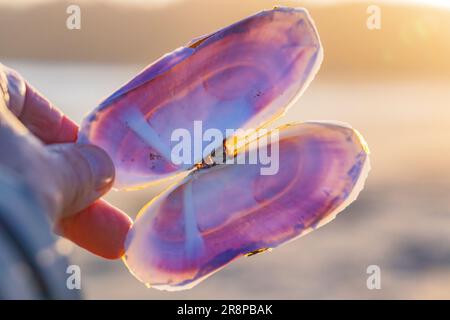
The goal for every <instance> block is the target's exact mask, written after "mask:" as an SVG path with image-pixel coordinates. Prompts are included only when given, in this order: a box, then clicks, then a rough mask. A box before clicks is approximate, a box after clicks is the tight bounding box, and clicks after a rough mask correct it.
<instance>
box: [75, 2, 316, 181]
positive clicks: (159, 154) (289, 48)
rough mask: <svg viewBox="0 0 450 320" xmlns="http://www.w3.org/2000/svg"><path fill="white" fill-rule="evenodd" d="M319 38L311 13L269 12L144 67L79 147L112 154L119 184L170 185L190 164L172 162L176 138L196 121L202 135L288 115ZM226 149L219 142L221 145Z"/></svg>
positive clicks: (85, 128)
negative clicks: (95, 147) (174, 134)
mask: <svg viewBox="0 0 450 320" xmlns="http://www.w3.org/2000/svg"><path fill="white" fill-rule="evenodd" d="M321 48H322V47H321V44H320V41H319V37H318V35H317V32H316V30H315V27H314V24H313V23H312V21H311V18H310V17H309V15H308V13H307V12H306V11H305V10H304V9H294V8H276V9H273V10H267V11H262V12H260V13H258V14H255V15H253V16H250V17H248V18H246V19H244V20H242V21H239V22H237V23H235V24H233V25H231V26H228V27H226V28H223V29H221V30H219V31H217V32H214V33H212V34H210V35H207V36H204V37H202V38H200V39H196V40H193V41H191V42H190V43H189V44H188V45H187V46H185V47H182V48H179V49H177V50H175V51H173V52H172V53H169V54H167V55H165V56H164V57H162V58H161V59H159V60H158V61H156V62H155V63H153V64H151V65H150V66H148V67H147V68H145V69H144V70H143V71H142V72H141V73H140V74H139V75H138V76H136V77H135V78H134V79H132V80H131V81H130V82H128V83H127V84H125V85H124V86H123V87H122V88H120V89H119V90H117V91H116V92H115V93H114V94H112V95H111V96H110V97H109V98H107V99H106V100H105V101H103V102H102V103H101V104H100V106H99V107H98V108H96V109H95V110H94V111H93V112H92V113H91V114H90V115H88V116H87V118H86V119H85V121H84V122H83V124H82V129H81V132H80V137H79V141H80V142H83V143H93V144H96V145H98V146H100V147H102V148H103V149H105V150H106V151H107V152H108V153H109V155H110V156H111V157H112V159H113V161H114V164H115V167H116V180H115V186H116V187H117V188H133V187H139V186H143V185H146V184H148V183H151V182H154V181H158V180H161V179H165V178H167V177H170V176H173V175H174V174H176V173H179V172H182V171H184V170H186V169H189V168H190V167H192V166H193V165H194V164H195V163H198V162H199V161H201V160H202V159H201V157H198V156H196V158H193V159H192V163H191V164H190V165H189V164H187V165H174V164H173V163H172V162H171V161H170V150H171V148H172V147H173V143H172V142H171V134H172V132H173V131H174V130H175V129H178V128H185V129H187V130H189V132H190V133H191V134H192V135H194V132H193V122H194V121H195V120H202V121H203V130H207V129H209V128H215V129H219V130H220V131H221V132H222V133H223V135H224V137H229V135H227V133H226V131H225V129H237V128H242V129H246V128H259V127H261V126H263V125H265V124H267V123H268V122H270V121H272V120H274V118H276V117H279V116H281V115H282V114H283V113H284V112H285V111H286V110H287V108H288V107H289V106H290V105H291V104H292V103H293V102H295V100H296V99H297V98H298V97H299V96H300V94H301V93H302V92H303V91H304V90H305V88H306V87H307V86H308V84H309V83H310V82H311V80H312V78H313V76H314V75H315V73H316V71H317V70H318V68H319V66H320V64H321V61H322V49H321ZM217 147H219V144H218V145H217Z"/></svg>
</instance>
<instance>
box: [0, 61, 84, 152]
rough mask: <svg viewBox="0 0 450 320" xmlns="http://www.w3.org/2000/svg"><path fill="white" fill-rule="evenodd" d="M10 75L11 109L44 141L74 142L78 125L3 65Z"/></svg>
mask: <svg viewBox="0 0 450 320" xmlns="http://www.w3.org/2000/svg"><path fill="white" fill-rule="evenodd" d="M3 69H4V72H5V74H6V78H7V87H8V94H9V102H8V107H9V109H10V110H11V111H12V112H13V113H14V114H15V115H16V117H17V118H19V120H20V121H21V122H22V123H23V124H24V125H25V127H27V128H28V130H30V131H31V132H32V133H33V134H34V135H35V136H37V137H38V138H39V139H40V140H42V141H43V142H44V143H47V144H48V143H61V142H74V141H76V139H77V133H78V126H77V125H76V123H75V122H73V121H72V120H70V119H69V118H67V117H66V116H65V115H64V114H63V113H62V112H61V111H60V110H58V109H57V108H56V107H55V106H54V105H53V104H52V103H51V102H50V101H48V100H47V99H46V98H44V97H43V96H42V94H40V93H39V92H38V91H37V90H36V89H35V88H33V87H32V86H31V85H29V84H28V83H26V82H25V80H24V79H23V78H22V77H21V76H20V75H19V74H18V73H17V72H16V71H14V70H12V69H9V68H7V67H3Z"/></svg>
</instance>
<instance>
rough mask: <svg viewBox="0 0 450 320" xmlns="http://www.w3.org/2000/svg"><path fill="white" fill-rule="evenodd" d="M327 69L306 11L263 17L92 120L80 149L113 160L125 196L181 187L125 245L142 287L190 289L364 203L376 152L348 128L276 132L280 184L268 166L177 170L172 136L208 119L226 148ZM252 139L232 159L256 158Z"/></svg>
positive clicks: (218, 35)
mask: <svg viewBox="0 0 450 320" xmlns="http://www.w3.org/2000/svg"><path fill="white" fill-rule="evenodd" d="M321 61H322V48H321V44H320V41H319V38H318V35H317V32H316V30H315V27H314V24H313V22H312V20H311V18H310V17H309V15H308V14H307V13H306V11H305V10H303V9H293V8H276V9H273V10H268V11H263V12H260V13H258V14H256V15H253V16H251V17H249V18H246V19H244V20H242V21H240V22H237V23H235V24H233V25H231V26H229V27H226V28H224V29H221V30H219V31H217V32H215V33H213V34H211V35H208V36H204V37H202V38H199V39H196V40H194V41H191V42H190V43H189V44H188V45H187V46H186V47H182V48H180V49H177V50H175V51H174V52H172V53H170V54H167V55H165V56H164V57H162V58H161V59H160V60H158V61H156V62H155V63H154V64H152V65H150V66H149V67H147V68H146V69H145V70H143V71H142V72H141V73H140V74H139V75H138V76H136V77H135V78H134V79H133V80H131V81H130V82H129V83H127V84H126V85H125V86H123V87H122V88H120V89H119V90H118V91H116V92H115V93H114V94H113V95H112V96H110V97H109V98H107V99H106V100H105V101H104V102H102V103H101V104H100V106H99V107H98V108H97V109H95V110H94V111H93V112H92V113H91V114H90V115H88V117H87V118H86V119H85V121H84V122H83V125H82V130H81V133H80V138H79V141H80V142H81V143H94V144H96V145H99V146H101V147H102V148H104V149H105V150H106V151H107V152H108V153H109V154H110V156H111V157H112V159H113V161H114V164H115V166H116V187H118V188H130V189H132V188H135V187H145V186H147V185H148V184H149V183H154V182H155V181H159V180H161V179H163V178H170V177H171V178H173V183H172V185H171V186H170V187H169V188H168V189H167V190H166V191H164V192H163V193H162V194H160V195H159V196H158V197H156V198H154V199H153V200H152V201H150V202H149V203H148V204H147V205H146V206H145V207H144V208H143V209H142V210H141V212H140V213H139V215H138V217H137V219H136V221H135V223H134V225H133V227H132V229H131V230H130V232H129V234H128V236H127V240H126V244H125V249H126V253H125V256H124V261H125V263H126V265H127V266H128V268H129V269H130V271H131V272H132V273H133V274H134V275H135V276H136V277H137V278H138V279H139V280H141V281H142V282H144V283H146V284H147V285H149V286H152V287H156V288H159V289H166V290H181V289H186V288H190V287H192V286H194V285H195V284H197V283H198V282H200V281H201V280H203V279H204V278H206V277H207V276H209V275H211V274H212V273H214V272H215V271H217V270H219V269H220V268H222V267H224V266H225V265H226V264H228V263H229V262H231V261H233V260H234V259H236V258H238V257H240V256H243V255H253V254H255V253H260V252H264V251H266V250H268V249H272V248H275V247H277V246H279V245H281V244H283V243H286V242H288V241H290V240H293V239H295V238H296V237H298V236H301V235H304V234H306V233H307V232H309V231H311V230H314V229H315V228H317V227H319V226H321V225H323V224H324V223H326V222H328V221H330V220H331V219H332V218H334V217H335V216H336V214H337V213H338V212H340V211H342V210H343V209H344V208H345V207H346V206H347V205H349V204H350V203H351V202H352V201H353V200H355V199H356V197H357V195H358V193H359V191H360V190H361V189H362V187H363V183H364V181H365V178H366V176H367V173H368V170H369V159H368V149H367V146H366V144H365V142H364V140H363V138H362V137H361V135H360V134H359V133H358V132H357V131H355V130H353V129H352V128H351V127H350V126H348V125H344V124H337V123H325V122H305V123H299V124H292V125H285V126H283V127H281V128H279V138H280V139H279V143H276V142H274V141H270V142H267V143H268V146H269V147H270V148H271V149H272V150H274V149H273V148H275V147H277V148H278V149H277V150H278V152H279V159H276V162H277V164H278V171H277V173H276V174H273V175H262V174H261V168H262V167H263V166H264V165H263V164H261V163H259V164H245V165H244V164H217V163H216V164H214V165H208V166H205V165H198V164H199V163H201V162H202V157H195V156H193V159H192V163H191V164H186V165H174V164H173V162H172V161H171V157H170V153H171V150H172V147H173V145H172V142H171V134H172V132H173V131H174V130H175V129H178V128H184V129H187V130H189V132H190V133H191V136H194V137H195V132H193V131H194V126H193V123H194V121H198V120H201V121H202V125H203V131H205V130H206V129H209V128H215V129H219V130H220V131H221V132H223V133H224V136H225V137H226V138H229V137H228V136H226V134H225V133H226V131H225V130H226V129H238V128H242V129H247V128H255V129H256V128H262V127H265V126H267V125H268V124H269V123H270V122H271V121H273V120H274V119H275V118H277V117H280V116H282V115H283V114H284V112H285V111H286V110H287V108H288V107H289V106H290V105H292V104H293V103H294V102H295V101H296V99H297V98H298V97H299V96H300V95H301V93H302V92H303V91H304V90H305V89H306V87H307V86H308V84H309V83H310V82H311V81H312V78H313V77H314V75H315V73H316V72H317V70H318V68H319V66H320V64H321ZM269 135H270V132H269V133H268V134H267V135H266V136H264V135H263V136H260V137H259V138H251V139H254V140H253V142H254V141H257V142H261V141H262V140H263V138H264V137H267V136H269ZM251 139H244V140H241V141H245V143H249V142H250V144H247V145H245V143H244V147H243V148H240V149H238V150H236V149H235V150H234V151H233V152H231V154H230V153H228V156H229V157H230V158H233V156H239V155H248V154H249V152H250V151H251V150H252V148H254V147H255V145H254V144H251V142H252V141H251ZM255 139H256V140H255ZM228 141H229V140H228ZM221 146H222V141H220V142H219V143H218V144H217V148H219V149H218V150H220V147H221ZM203 147H204V146H203ZM241 147H242V145H241ZM260 147H261V145H260ZM226 150H228V151H229V149H227V148H226ZM235 151H236V153H235ZM213 159H215V158H213ZM195 164H197V165H195ZM203 164H204V163H203Z"/></svg>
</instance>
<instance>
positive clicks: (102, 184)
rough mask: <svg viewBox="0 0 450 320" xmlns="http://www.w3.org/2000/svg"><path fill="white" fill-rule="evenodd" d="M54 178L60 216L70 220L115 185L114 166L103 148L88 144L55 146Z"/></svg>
mask: <svg viewBox="0 0 450 320" xmlns="http://www.w3.org/2000/svg"><path fill="white" fill-rule="evenodd" d="M47 149H48V151H49V153H50V165H51V170H52V175H53V177H54V179H55V183H56V188H57V190H58V192H57V193H58V195H57V196H58V198H59V199H58V200H59V201H58V203H59V205H58V209H57V213H56V214H57V217H59V218H61V217H66V216H70V215H71V214H74V213H76V212H79V211H81V210H83V209H85V208H86V207H88V206H89V205H90V204H92V202H94V201H95V200H96V199H98V198H99V197H101V196H102V195H103V194H105V193H106V192H107V191H108V190H109V189H110V188H111V186H112V184H113V182H114V165H113V163H112V160H111V159H110V157H109V156H108V155H107V154H106V152H105V151H103V150H102V149H100V148H98V147H96V146H93V145H88V144H73V143H67V144H53V145H49V146H47Z"/></svg>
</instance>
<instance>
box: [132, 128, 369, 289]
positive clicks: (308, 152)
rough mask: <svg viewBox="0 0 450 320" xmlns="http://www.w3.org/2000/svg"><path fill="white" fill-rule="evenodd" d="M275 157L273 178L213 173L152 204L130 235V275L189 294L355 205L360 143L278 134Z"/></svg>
mask: <svg viewBox="0 0 450 320" xmlns="http://www.w3.org/2000/svg"><path fill="white" fill-rule="evenodd" d="M279 155H280V156H279V163H280V167H279V171H278V173H277V174H275V175H261V174H260V167H261V165H259V164H255V165H250V164H249V165H233V164H231V165H227V164H222V165H217V166H215V167H213V168H211V169H207V170H205V171H203V172H202V171H194V172H193V173H192V174H191V175H189V176H188V177H187V178H186V179H185V181H184V183H182V184H178V185H175V186H173V187H172V188H170V189H169V190H167V191H166V192H164V193H163V194H161V195H160V196H159V197H157V198H156V199H154V200H153V201H152V202H150V203H149V205H148V206H147V207H144V208H143V209H142V211H141V213H140V215H139V217H138V219H137V220H136V222H135V224H134V227H133V229H132V231H131V232H130V233H129V235H128V243H127V253H126V263H127V265H128V266H129V267H130V268H131V270H132V272H133V274H134V275H135V276H136V277H137V278H138V279H140V280H141V281H143V282H145V283H148V284H149V285H151V286H154V287H159V288H161V289H168V290H177V289H185V288H189V287H191V286H193V285H195V284H196V283H197V282H199V281H201V280H202V279H203V278H204V277H206V276H208V275H209V274H211V273H212V272H215V271H217V270H218V269H219V268H221V267H223V266H224V265H225V264H227V263H229V262H230V261H232V260H233V259H235V258H237V257H239V256H242V255H245V254H248V253H252V252H255V251H256V252H257V251H263V250H265V249H268V248H274V247H277V246H279V245H280V244H282V243H284V242H286V241H289V240H292V239H294V238H296V237H298V236H300V235H303V234H305V233H307V232H308V231H310V230H313V229H315V228H317V227H318V226H320V225H321V224H323V223H325V222H327V221H329V220H330V219H332V218H334V217H335V215H336V214H337V213H338V212H339V211H341V210H343V209H344V208H345V207H346V206H347V205H348V204H349V203H350V202H351V201H353V200H354V199H355V198H356V196H357V194H358V193H359V191H360V190H361V189H362V183H363V181H364V180H365V177H366V175H367V171H368V168H369V167H368V161H367V160H368V157H367V149H366V147H365V144H364V141H362V140H361V138H360V136H359V135H358V134H357V132H356V131H354V130H353V129H351V128H349V127H346V126H341V125H336V124H326V123H304V124H297V125H292V126H288V127H286V128H282V129H281V130H280V141H279ZM224 186H230V187H229V188H227V187H224Z"/></svg>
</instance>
